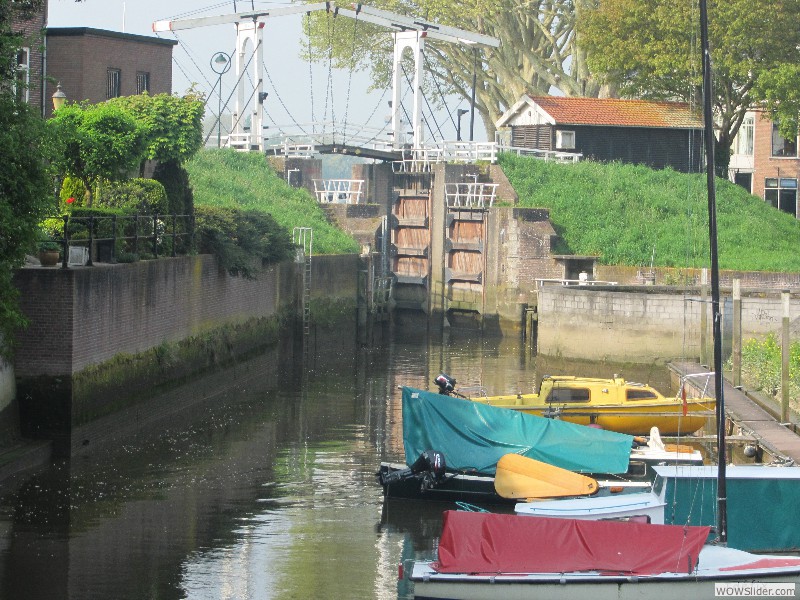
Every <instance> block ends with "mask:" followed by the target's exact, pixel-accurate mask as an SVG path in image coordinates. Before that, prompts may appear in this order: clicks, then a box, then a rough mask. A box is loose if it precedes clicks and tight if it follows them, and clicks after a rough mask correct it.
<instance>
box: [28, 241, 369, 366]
mask: <svg viewBox="0 0 800 600" xmlns="http://www.w3.org/2000/svg"><path fill="white" fill-rule="evenodd" d="M357 264H358V257H357V256H355V255H342V256H332V257H325V256H320V257H315V258H314V259H313V261H312V269H313V270H312V297H314V296H319V297H326V298H343V299H346V300H352V301H354V299H355V297H356V289H357ZM15 284H16V286H17V288H18V289H19V290H20V292H21V308H22V311H23V312H24V313H25V315H26V317H27V318H28V320H29V321H30V326H29V327H28V328H27V329H25V330H23V331H21V332H20V333H19V336H18V349H17V354H16V360H15V371H16V375H17V377H18V378H25V377H36V376H39V375H50V376H58V375H69V374H73V373H77V372H79V371H81V370H82V369H84V368H85V367H87V366H89V365H93V364H98V363H102V362H104V361H106V360H109V359H110V358H112V357H114V356H115V355H117V354H119V353H128V354H135V353H138V352H143V351H145V350H148V349H150V348H153V347H156V346H159V345H160V344H162V343H164V342H176V341H179V340H182V339H185V338H187V337H191V336H196V335H199V334H201V333H204V332H207V331H212V330H214V329H217V328H219V327H222V326H223V325H229V324H238V323H244V322H247V321H248V320H249V319H253V318H260V317H269V316H271V315H274V314H275V313H276V311H278V310H279V309H280V308H282V307H287V306H292V305H293V303H294V302H295V299H296V287H295V286H296V277H295V265H294V263H292V262H286V263H282V264H280V265H273V266H270V267H267V268H265V269H264V270H263V271H262V272H261V273H259V275H258V276H257V278H256V279H254V280H248V279H243V278H241V277H231V276H229V275H227V274H226V273H225V272H222V271H220V269H219V268H218V267H217V263H216V260H215V259H214V257H212V256H209V255H201V256H191V257H177V258H164V259H159V260H156V261H141V262H138V263H133V264H125V265H102V264H101V265H97V266H94V267H82V268H74V269H66V270H65V269H60V268H29V269H21V270H19V271H17V272H16V274H15Z"/></svg>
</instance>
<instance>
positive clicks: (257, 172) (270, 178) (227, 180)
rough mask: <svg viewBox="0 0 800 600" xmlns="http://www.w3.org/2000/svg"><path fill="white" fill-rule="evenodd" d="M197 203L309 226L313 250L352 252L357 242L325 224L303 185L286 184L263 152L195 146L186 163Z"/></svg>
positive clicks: (288, 227)
mask: <svg viewBox="0 0 800 600" xmlns="http://www.w3.org/2000/svg"><path fill="white" fill-rule="evenodd" d="M186 170H187V171H188V172H189V181H190V183H191V185H192V190H193V192H194V203H195V205H197V206H202V205H210V206H222V207H238V208H242V209H252V210H258V211H263V212H265V213H269V214H271V215H272V217H273V218H274V219H275V220H276V221H277V222H278V223H279V224H280V225H281V226H282V227H284V228H286V230H287V231H288V232H289V234H291V233H292V229H293V228H294V227H311V228H312V230H313V234H314V248H313V251H314V254H345V253H352V252H358V250H359V245H358V243H357V242H356V241H355V240H354V239H353V238H351V237H350V236H349V235H348V234H346V233H345V232H343V231H342V230H340V229H337V228H336V227H335V226H333V225H331V224H330V223H329V222H328V221H327V219H326V218H325V213H324V212H323V211H322V208H320V206H319V204H318V203H317V201H316V200H315V199H314V198H313V197H312V195H311V194H309V193H308V192H307V191H306V190H304V189H295V188H292V187H289V185H287V183H286V182H285V181H284V180H283V179H282V178H280V177H278V175H276V174H275V172H274V171H273V170H272V168H271V167H270V166H269V164H267V161H266V159H265V158H264V156H263V155H260V154H257V153H250V152H236V151H234V150H201V151H200V152H198V153H197V154H196V155H195V156H194V158H192V160H191V161H189V163H188V164H187V165H186Z"/></svg>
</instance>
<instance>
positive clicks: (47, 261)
mask: <svg viewBox="0 0 800 600" xmlns="http://www.w3.org/2000/svg"><path fill="white" fill-rule="evenodd" d="M60 250H61V244H59V243H58V242H57V241H55V240H54V239H53V238H52V237H51V236H50V235H49V234H47V233H44V232H43V233H42V235H41V237H40V239H39V262H40V263H42V266H43V267H54V266H56V265H57V264H58V259H59V255H60Z"/></svg>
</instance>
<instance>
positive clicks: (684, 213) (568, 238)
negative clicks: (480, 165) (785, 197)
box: [500, 154, 800, 272]
mask: <svg viewBox="0 0 800 600" xmlns="http://www.w3.org/2000/svg"><path fill="white" fill-rule="evenodd" d="M500 164H501V165H502V167H503V170H504V171H505V173H506V175H507V176H508V178H509V180H510V181H511V183H512V184H513V185H514V188H515V189H516V191H517V193H518V194H519V198H520V206H524V207H536V208H542V207H543V208H549V209H550V218H551V220H552V222H553V225H554V226H555V228H556V231H557V232H558V234H559V235H560V236H561V237H562V238H563V239H564V242H565V244H566V246H567V247H566V248H563V247H562V248H560V249H558V251H560V252H563V253H570V254H573V253H574V254H588V255H598V256H599V257H600V262H602V263H603V264H609V265H632V266H645V265H649V264H650V260H651V256H652V255H653V249H654V248H655V259H654V264H655V265H657V266H666V267H687V268H688V267H704V266H708V264H709V259H708V256H709V249H708V248H709V244H708V197H707V194H706V176H705V175H704V174H692V175H686V174H683V173H677V172H675V171H671V170H663V171H655V170H653V169H649V168H647V167H643V166H637V165H624V164H620V163H613V164H604V163H597V162H591V161H584V162H581V163H578V164H569V165H563V164H556V163H550V162H544V161H542V160H537V159H534V158H528V157H519V156H515V155H511V154H505V155H502V156H501V157H500ZM717 230H718V246H719V263H720V268H721V269H732V270H742V271H781V272H796V271H800V222H799V221H798V220H797V219H795V218H794V217H792V216H791V215H788V214H786V213H783V212H780V211H778V210H776V209H774V208H772V207H771V206H769V205H768V204H766V203H765V202H764V201H763V200H761V199H759V198H757V197H755V196H753V195H751V194H748V193H747V192H746V191H745V190H744V189H742V188H741V187H739V186H736V185H734V184H732V183H730V182H729V181H726V180H721V179H717Z"/></svg>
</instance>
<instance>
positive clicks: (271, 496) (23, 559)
mask: <svg viewBox="0 0 800 600" xmlns="http://www.w3.org/2000/svg"><path fill="white" fill-rule="evenodd" d="M341 337H342V336H331V339H330V340H315V343H313V344H312V345H311V348H310V349H309V354H308V357H307V358H306V359H305V360H297V359H294V360H291V359H289V360H287V353H286V352H284V351H283V350H279V349H275V350H271V351H268V352H266V353H264V354H262V355H259V356H255V357H251V358H249V359H247V360H243V361H240V362H239V363H238V364H236V365H234V366H231V367H229V368H226V369H224V370H219V371H217V372H215V373H211V374H207V375H204V376H202V377H198V378H196V379H195V380H193V381H189V382H184V383H182V384H181V385H176V386H175V387H174V388H173V389H170V390H168V391H163V390H161V391H159V392H158V393H155V392H154V393H153V397H152V398H149V399H148V400H147V402H146V403H144V404H143V405H142V406H141V408H140V409H139V410H137V412H136V413H134V414H130V415H126V417H125V419H118V421H117V422H116V423H114V424H110V425H107V426H106V430H105V431H104V435H102V436H101V435H97V436H94V435H88V434H87V439H86V440H85V441H84V443H85V445H86V451H85V452H83V453H81V454H80V455H79V456H77V457H74V458H73V459H72V460H71V461H64V462H59V463H57V464H54V465H52V466H50V467H48V468H46V469H43V470H41V471H38V472H36V473H34V474H28V475H26V476H24V477H21V478H19V479H18V480H16V481H12V482H3V484H2V485H3V487H2V488H0V598H2V599H8V600H12V599H13V600H17V599H19V600H61V599H64V600H94V599H97V600H128V599H129V600H143V599H158V600H174V599H192V600H223V599H225V600H227V599H230V600H266V599H276V600H277V599H281V600H283V599H297V600H307V599H311V598H319V599H328V598H330V599H337V598H343V599H366V598H375V599H379V600H394V599H404V598H411V597H412V596H413V593H412V591H411V590H410V589H409V588H408V587H407V585H408V584H403V583H402V582H401V583H399V582H398V577H397V573H398V564H399V563H400V562H401V561H402V560H403V559H405V558H413V557H425V558H428V557H432V556H433V553H434V549H435V545H436V541H437V535H438V533H439V528H440V520H441V512H442V510H445V509H447V508H453V507H451V506H445V505H440V504H436V503H433V504H432V503H424V502H414V501H392V502H384V498H383V497H382V493H381V489H380V487H379V486H378V485H377V483H376V481H375V476H374V474H375V472H376V470H377V468H378V465H379V463H380V462H381V461H382V460H392V461H402V459H403V447H402V422H401V402H400V390H399V389H398V386H401V385H410V386H414V387H421V388H424V389H433V388H434V386H433V384H432V380H433V378H434V377H435V376H436V375H437V374H438V373H439V372H442V371H443V372H446V373H448V374H449V375H451V376H453V377H455V378H456V379H457V380H458V383H459V386H474V385H480V386H483V387H485V388H486V389H487V390H488V391H489V392H490V393H500V392H506V393H511V392H516V391H530V390H532V389H533V388H534V386H535V383H536V382H537V381H538V379H540V378H541V376H542V375H545V374H558V373H569V374H583V375H601V376H611V375H613V374H614V373H619V374H620V375H622V376H624V377H626V378H627V379H630V380H635V381H643V382H648V383H651V384H653V385H655V386H656V387H658V388H659V389H661V390H662V391H663V392H665V393H666V392H670V391H672V390H669V389H668V386H669V377H668V374H667V370H666V367H664V366H659V365H650V366H620V365H609V364H602V363H571V362H568V361H565V360H559V359H552V358H549V359H544V358H537V357H535V356H533V355H531V354H530V353H529V352H528V351H527V350H526V349H525V348H524V347H523V346H522V344H521V343H519V341H518V340H508V339H505V340H500V339H495V338H491V339H490V338H481V337H480V336H476V335H474V334H473V335H469V334H465V333H461V334H459V333H453V332H451V333H449V334H447V335H445V336H444V337H442V336H432V335H429V334H427V333H424V332H423V333H419V334H415V335H411V336H408V335H406V336H403V337H401V336H398V335H393V336H391V338H390V339H388V340H387V341H384V342H380V343H377V344H375V345H374V346H372V347H359V346H357V345H356V344H355V343H350V342H349V341H347V340H343V339H341ZM345 337H347V336H345ZM387 337H390V336H387ZM170 407H174V410H172V409H171V408H170ZM109 427H111V428H112V429H111V430H109V429H108V428H109ZM101 438H102V441H97V440H100V439H101Z"/></svg>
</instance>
